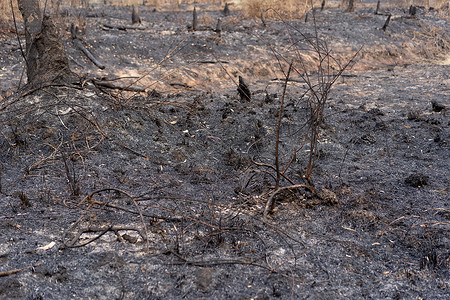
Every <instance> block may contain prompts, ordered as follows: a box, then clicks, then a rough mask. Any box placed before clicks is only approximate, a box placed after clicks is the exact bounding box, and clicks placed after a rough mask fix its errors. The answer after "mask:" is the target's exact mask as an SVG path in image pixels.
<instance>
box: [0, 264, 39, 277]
mask: <svg viewBox="0 0 450 300" xmlns="http://www.w3.org/2000/svg"><path fill="white" fill-rule="evenodd" d="M40 264H42V263H38V264H36V265H32V266H29V267H25V268H20V269H14V270H9V271H4V272H0V277H5V276H9V275H13V274H16V273H19V272H21V271H25V270H28V269H31V268H34V267H37V266H39V265H40Z"/></svg>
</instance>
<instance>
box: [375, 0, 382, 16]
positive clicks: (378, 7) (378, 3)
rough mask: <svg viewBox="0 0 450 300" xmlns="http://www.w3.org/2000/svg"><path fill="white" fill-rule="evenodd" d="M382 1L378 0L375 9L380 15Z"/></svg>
mask: <svg viewBox="0 0 450 300" xmlns="http://www.w3.org/2000/svg"><path fill="white" fill-rule="evenodd" d="M380 2H381V1H380V0H378V2H377V9H376V10H375V14H376V15H378V14H379V13H380V5H381V4H380Z"/></svg>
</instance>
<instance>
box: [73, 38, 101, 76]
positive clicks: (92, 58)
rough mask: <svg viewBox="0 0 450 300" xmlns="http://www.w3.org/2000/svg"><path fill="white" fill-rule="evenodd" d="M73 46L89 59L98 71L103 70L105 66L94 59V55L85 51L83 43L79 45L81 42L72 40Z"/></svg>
mask: <svg viewBox="0 0 450 300" xmlns="http://www.w3.org/2000/svg"><path fill="white" fill-rule="evenodd" d="M72 41H73V43H74V45H75V46H76V47H77V48H78V49H80V50H81V51H82V52H83V53H84V54H85V55H86V56H87V58H89V59H90V60H91V61H92V62H93V63H94V64H95V65H96V66H97V67H98V68H99V69H102V70H103V69H104V68H105V65H104V64H102V63H101V62H100V61H99V60H98V59H96V58H95V57H94V55H93V54H92V53H91V52H90V51H89V50H88V49H86V47H84V45H83V43H81V41H80V40H79V39H77V38H75V39H73V40H72Z"/></svg>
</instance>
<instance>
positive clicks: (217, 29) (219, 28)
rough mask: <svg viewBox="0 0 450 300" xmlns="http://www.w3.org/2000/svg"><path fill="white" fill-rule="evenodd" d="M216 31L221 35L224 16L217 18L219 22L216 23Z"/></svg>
mask: <svg viewBox="0 0 450 300" xmlns="http://www.w3.org/2000/svg"><path fill="white" fill-rule="evenodd" d="M215 31H216V33H217V34H219V35H220V33H221V32H222V18H218V19H217V24H216V30H215Z"/></svg>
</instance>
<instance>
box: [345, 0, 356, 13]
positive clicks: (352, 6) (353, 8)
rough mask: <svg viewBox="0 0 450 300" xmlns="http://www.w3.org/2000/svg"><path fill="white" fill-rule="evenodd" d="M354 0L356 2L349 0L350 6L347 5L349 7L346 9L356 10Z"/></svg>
mask: <svg viewBox="0 0 450 300" xmlns="http://www.w3.org/2000/svg"><path fill="white" fill-rule="evenodd" d="M353 2H354V1H353V0H349V1H348V6H347V9H346V10H345V11H346V12H354V11H355V7H354V5H353Z"/></svg>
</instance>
